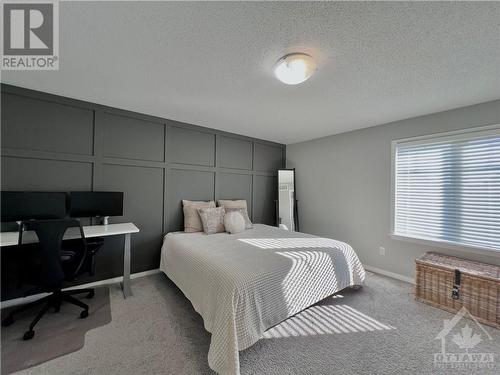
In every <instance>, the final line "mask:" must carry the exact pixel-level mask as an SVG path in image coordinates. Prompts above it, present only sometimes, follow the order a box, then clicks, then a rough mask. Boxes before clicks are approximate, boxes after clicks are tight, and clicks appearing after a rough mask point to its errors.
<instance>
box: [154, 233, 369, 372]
mask: <svg viewBox="0 0 500 375" xmlns="http://www.w3.org/2000/svg"><path fill="white" fill-rule="evenodd" d="M160 269H161V270H162V271H163V272H164V273H165V274H166V275H167V276H168V277H169V278H170V279H171V280H172V281H173V282H174V283H175V284H176V285H177V286H178V287H179V289H180V290H181V291H182V292H183V293H184V295H185V296H186V297H187V298H188V299H189V300H190V301H191V303H192V305H193V307H194V309H195V310H196V311H197V312H198V313H199V314H200V315H201V316H202V317H203V322H204V326H205V329H206V330H207V331H209V332H210V333H211V334H212V337H211V343H210V349H209V352H208V364H209V366H210V368H212V369H213V370H214V371H216V372H218V373H219V374H221V375H238V374H239V373H240V370H239V353H238V352H239V351H241V350H244V349H246V348H248V347H250V346H251V345H253V344H254V343H256V342H257V341H258V340H259V339H260V338H261V337H262V334H263V333H264V332H265V331H266V330H267V329H269V328H271V327H273V326H275V325H276V324H278V323H280V322H282V321H283V320H285V319H287V318H288V317H290V316H292V315H294V314H297V313H298V312H300V311H302V310H304V309H306V308H307V307H309V306H311V305H313V304H315V303H316V302H319V301H321V300H322V299H324V298H326V297H328V296H330V295H332V294H334V293H336V292H338V291H340V290H342V289H344V288H346V287H349V286H356V285H361V284H362V283H363V280H364V277H365V271H364V269H363V266H362V265H361V262H360V261H359V259H358V256H357V255H356V253H355V252H354V250H353V249H352V247H351V246H349V245H348V244H346V243H344V242H340V241H335V240H333V239H329V238H321V237H316V236H312V235H309V234H304V233H299V232H289V231H286V230H283V229H279V228H276V227H271V226H268V225H262V224H255V225H254V228H253V229H248V230H245V231H244V232H242V233H239V234H227V233H219V234H214V235H206V234H204V233H184V232H175V233H168V234H167V235H166V236H165V239H164V242H163V247H162V251H161V261H160Z"/></svg>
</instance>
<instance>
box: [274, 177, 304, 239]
mask: <svg viewBox="0 0 500 375" xmlns="http://www.w3.org/2000/svg"><path fill="white" fill-rule="evenodd" d="M295 197H296V189H295V169H279V170H278V200H277V207H276V218H277V223H276V224H277V225H278V226H279V227H280V228H281V229H286V230H290V231H295V232H297V231H298V230H299V219H298V216H297V200H296V199H295Z"/></svg>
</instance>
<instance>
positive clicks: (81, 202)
mask: <svg viewBox="0 0 500 375" xmlns="http://www.w3.org/2000/svg"><path fill="white" fill-rule="evenodd" d="M69 201H70V203H69V215H70V216H71V217H106V216H122V215H123V192H116V191H72V192H70V199H69Z"/></svg>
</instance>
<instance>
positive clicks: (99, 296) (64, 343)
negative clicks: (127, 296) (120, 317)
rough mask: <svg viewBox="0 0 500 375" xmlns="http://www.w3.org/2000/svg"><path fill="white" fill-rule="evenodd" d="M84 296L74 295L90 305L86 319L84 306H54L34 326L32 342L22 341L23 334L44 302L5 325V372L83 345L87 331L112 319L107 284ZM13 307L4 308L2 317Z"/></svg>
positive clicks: (42, 360) (48, 358)
mask: <svg viewBox="0 0 500 375" xmlns="http://www.w3.org/2000/svg"><path fill="white" fill-rule="evenodd" d="M84 296H85V294H83V295H79V296H75V297H79V298H80V299H82V300H83V302H85V303H87V304H88V305H89V307H90V309H89V316H88V317H87V318H85V319H79V316H80V312H81V311H82V309H81V308H79V307H77V306H74V305H72V304H68V303H63V304H62V306H61V310H60V311H59V312H58V313H57V314H56V313H54V311H53V309H51V310H49V311H48V312H47V313H46V314H45V316H44V317H43V318H42V319H41V320H40V321H39V322H38V324H37V325H36V326H35V337H34V338H33V339H31V340H29V341H23V339H22V337H23V334H24V332H26V330H27V329H28V326H29V325H30V323H31V321H32V320H33V318H34V317H35V315H36V313H37V312H38V311H40V309H41V308H42V305H40V306H37V307H33V308H32V309H30V310H28V311H24V312H22V313H19V314H17V315H16V316H15V322H14V324H12V325H11V326H8V327H2V331H1V333H2V335H1V336H2V339H1V342H2V348H1V352H2V357H1V358H2V365H1V368H2V371H1V372H2V374H10V373H12V372H14V371H18V370H22V369H26V368H29V367H32V366H34V365H38V364H40V363H44V362H47V361H49V360H51V359H54V358H57V357H60V356H63V355H65V354H68V353H71V352H75V351H77V350H79V349H81V348H83V345H84V343H85V334H86V333H87V332H88V331H90V330H91V329H94V328H97V327H100V326H103V325H105V324H108V323H109V322H110V321H111V308H110V301H109V288H108V287H102V288H97V289H95V295H94V297H93V298H92V299H90V300H88V299H85V298H84ZM14 309H15V308H14ZM10 310H12V309H8V310H7V309H6V310H5V311H2V317H4V316H6V314H8V312H9V311H10Z"/></svg>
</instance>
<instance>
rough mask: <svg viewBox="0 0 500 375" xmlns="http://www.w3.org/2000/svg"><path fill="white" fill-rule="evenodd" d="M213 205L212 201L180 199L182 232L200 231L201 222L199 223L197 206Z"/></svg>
mask: <svg viewBox="0 0 500 375" xmlns="http://www.w3.org/2000/svg"><path fill="white" fill-rule="evenodd" d="M208 207H215V202H214V201H208V202H204V201H188V200H185V199H183V200H182V211H183V212H184V232H186V233H193V232H202V231H203V224H202V223H201V219H200V215H199V214H198V209H199V208H208Z"/></svg>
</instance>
